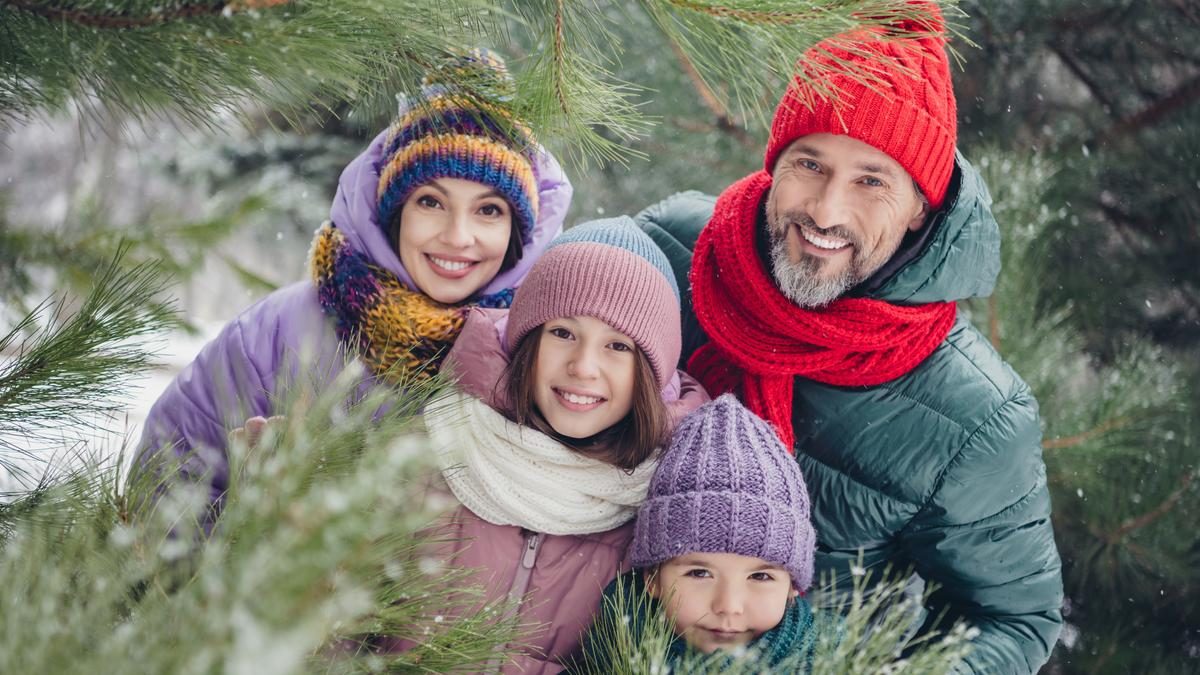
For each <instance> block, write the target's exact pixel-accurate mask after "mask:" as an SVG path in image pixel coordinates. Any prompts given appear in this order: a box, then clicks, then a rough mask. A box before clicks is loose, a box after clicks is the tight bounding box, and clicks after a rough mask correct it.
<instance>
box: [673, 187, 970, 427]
mask: <svg viewBox="0 0 1200 675" xmlns="http://www.w3.org/2000/svg"><path fill="white" fill-rule="evenodd" d="M770 187H771V176H770V175H768V174H767V172H765V171H759V172H757V173H754V174H751V175H749V176H747V177H746V178H743V179H742V180H740V181H738V182H736V183H734V184H733V185H731V186H730V187H729V188H728V189H727V190H725V192H723V193H721V196H720V197H719V198H718V199H717V203H716V206H715V207H714V210H713V217H712V220H710V221H709V223H708V225H707V226H705V228H704V231H703V232H701V233H700V238H699V239H698V240H697V241H696V250H695V252H694V253H693V255H692V271H691V276H690V277H689V278H690V280H691V283H692V304H693V308H694V309H695V312H696V319H697V320H698V321H699V322H700V325H701V326H702V327H703V328H704V333H705V334H706V335H707V336H708V338H709V342H708V343H706V344H705V345H703V346H702V347H701V348H700V349H698V350H696V352H695V353H693V354H692V357H691V359H690V360H689V361H688V368H687V370H688V372H689V373H691V374H692V375H693V376H695V377H696V379H698V380H700V383H701V384H703V385H704V387H705V389H707V390H708V392H709V393H710V394H713V395H717V394H722V393H725V392H729V391H737V392H739V393H740V394H741V397H742V400H743V401H745V402H746V405H747V406H749V408H750V410H752V411H754V412H755V413H756V414H758V415H759V416H761V417H762V418H764V419H766V420H767V421H769V422H770V423H771V424H772V425H773V426H775V428H776V430H777V431H778V432H779V437H780V438H781V439H782V440H783V442H784V444H785V446H786V447H787V448H788V449H789V450H792V446H793V443H794V442H795V437H794V434H793V431H792V415H793V409H792V384H793V383H792V380H793V378H795V377H797V376H799V377H806V378H808V379H811V380H816V381H817V382H823V383H825V384H832V385H837V386H842V387H860V386H874V385H878V384H883V383H884V382H889V381H891V380H894V379H896V378H898V377H900V376H902V375H904V374H906V373H908V372H909V371H911V370H912V369H913V368H916V367H917V366H918V365H920V363H921V362H922V361H924V360H925V359H926V358H928V357H929V355H930V354H932V353H933V350H935V349H937V346H938V345H939V344H941V343H942V341H943V340H945V339H946V336H947V335H948V334H949V333H950V329H951V328H952V327H953V326H954V320H955V314H956V307H955V305H954V303H952V302H938V303H930V304H927V305H894V304H892V303H889V302H885V301H883V300H871V299H867V298H839V299H837V300H835V301H833V302H832V303H830V304H829V305H827V306H825V307H822V308H818V309H806V308H803V307H799V306H797V305H796V304H795V303H793V302H792V301H791V300H788V298H787V297H786V296H784V295H783V293H782V292H781V291H780V290H779V288H778V287H777V286H776V285H775V282H774V281H773V280H772V278H771V275H770V273H769V272H768V271H767V269H766V267H765V266H764V264H763V261H762V257H761V255H759V253H758V249H757V246H756V243H755V242H756V237H755V233H756V232H757V229H758V216H759V214H760V212H761V210H760V205H761V204H762V201H763V197H764V196H765V195H766V194H767V191H768V190H769V189H770Z"/></svg>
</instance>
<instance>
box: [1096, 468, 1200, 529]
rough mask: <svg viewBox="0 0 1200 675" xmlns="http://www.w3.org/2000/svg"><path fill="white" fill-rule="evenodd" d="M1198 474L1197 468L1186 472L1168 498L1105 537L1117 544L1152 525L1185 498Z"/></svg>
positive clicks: (1130, 519) (1128, 520)
mask: <svg viewBox="0 0 1200 675" xmlns="http://www.w3.org/2000/svg"><path fill="white" fill-rule="evenodd" d="M1196 475H1197V471H1196V470H1195V469H1193V470H1191V471H1189V472H1187V473H1185V474H1184V475H1183V477H1182V478H1181V479H1180V481H1179V487H1178V488H1176V489H1175V490H1174V491H1173V492H1171V494H1169V495H1167V498H1166V499H1164V500H1163V501H1162V503H1160V504H1159V505H1158V506H1156V507H1154V508H1153V509H1150V510H1149V511H1147V512H1145V513H1143V514H1141V515H1139V516H1136V517H1132V518H1129V519H1127V520H1126V521H1125V522H1123V523H1121V526H1120V527H1118V528H1117V529H1116V530H1113V531H1112V532H1111V533H1109V534H1107V535H1106V536H1105V537H1104V538H1105V540H1106V541H1108V543H1109V544H1116V543H1118V542H1120V541H1121V540H1122V539H1124V538H1125V537H1126V536H1127V535H1128V534H1130V533H1131V532H1134V531H1136V530H1140V529H1141V528H1143V527H1146V526H1147V525H1150V524H1151V523H1153V522H1154V521H1156V520H1158V519H1159V518H1162V517H1163V516H1165V515H1167V514H1168V513H1170V512H1171V510H1172V509H1174V508H1175V506H1176V505H1177V504H1178V503H1179V500H1181V499H1183V496H1184V494H1186V493H1187V491H1188V488H1190V487H1191V486H1192V482H1193V481H1195V480H1196Z"/></svg>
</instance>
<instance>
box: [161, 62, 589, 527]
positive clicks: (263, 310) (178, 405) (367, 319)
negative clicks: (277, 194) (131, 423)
mask: <svg viewBox="0 0 1200 675" xmlns="http://www.w3.org/2000/svg"><path fill="white" fill-rule="evenodd" d="M451 66H453V67H451ZM451 66H447V68H448V69H449V71H447V70H445V69H444V70H443V71H435V73H434V74H433V75H432V77H431V78H430V80H429V81H428V83H427V85H426V87H425V88H424V89H423V92H422V93H423V97H422V98H421V99H420V100H417V101H416V102H414V104H413V105H411V106H409V107H408V108H407V110H405V111H402V113H401V115H400V116H399V118H398V119H397V120H396V121H395V123H394V124H393V125H392V126H391V127H390V128H388V129H386V130H384V131H383V132H382V133H380V134H379V135H378V136H377V137H376V138H375V140H374V141H372V142H371V144H370V146H368V148H367V149H366V151H365V152H363V153H362V154H361V155H359V156H358V157H357V158H356V159H355V160H354V161H352V162H351V163H350V164H349V165H348V166H347V167H346V169H345V171H343V172H342V176H341V180H340V182H339V184H338V189H337V195H336V196H335V197H334V201H333V207H332V209H331V211H330V219H329V221H328V222H326V223H325V224H324V225H323V226H322V227H321V228H320V229H319V230H318V232H317V235H316V239H315V240H314V242H313V246H312V252H311V254H310V255H311V259H310V261H309V262H310V274H311V277H310V278H309V279H307V280H305V281H301V282H299V283H296V284H293V285H291V286H288V287H285V288H282V289H280V290H278V291H276V292H274V293H272V294H271V295H269V296H267V297H266V298H264V299H263V300H261V301H260V302H258V303H257V304H255V305H253V306H252V307H250V308H249V309H247V310H246V311H244V312H243V313H242V314H241V315H240V316H238V317H237V318H236V319H234V320H233V321H232V322H231V323H230V324H229V325H227V326H226V327H225V328H224V329H223V330H222V331H221V333H220V334H219V335H218V336H217V337H216V338H215V339H214V340H213V341H212V342H210V343H209V344H208V345H206V346H205V347H204V349H203V350H202V351H201V352H200V354H199V356H197V357H196V359H195V361H193V362H192V363H191V364H190V365H189V366H188V367H187V368H185V369H184V370H183V371H182V372H180V373H179V375H178V376H177V377H176V378H175V380H174V381H173V382H172V383H171V384H170V385H169V386H168V387H167V389H166V390H165V391H164V392H163V394H162V395H161V396H160V398H159V399H158V401H157V402H156V403H155V405H154V407H153V408H152V409H151V411H150V414H149V417H148V418H147V420H146V424H145V429H144V431H143V436H142V440H141V443H140V445H139V448H140V453H141V457H142V458H143V459H145V458H147V457H149V456H150V455H152V454H154V453H157V452H160V451H162V450H164V449H167V448H169V449H170V451H173V452H175V453H176V455H177V456H179V457H181V458H185V463H184V466H183V472H184V473H185V474H187V475H188V476H189V477H194V478H195V479H196V480H204V481H207V482H208V484H209V488H210V500H211V501H212V502H213V503H214V504H215V505H217V506H219V503H220V497H221V495H222V494H223V493H224V491H225V489H226V488H227V486H228V461H227V457H226V454H225V448H226V437H227V434H228V433H229V431H230V430H231V429H233V428H235V427H240V426H242V425H243V423H245V422H246V421H247V418H250V417H253V416H269V415H272V414H274V413H276V412H280V411H277V410H275V408H274V406H275V403H276V401H277V399H278V398H280V394H281V391H282V389H284V387H285V386H286V383H287V381H289V380H290V379H294V378H296V377H298V376H301V375H303V376H309V375H310V374H311V373H319V374H320V375H319V376H320V377H321V378H322V381H332V379H333V378H334V377H335V376H336V375H337V373H338V372H340V370H341V368H342V366H343V365H344V364H345V356H344V355H345V354H351V355H354V356H357V357H358V358H359V359H360V360H361V361H362V362H363V363H364V364H365V365H366V366H367V367H368V370H369V371H370V372H369V377H375V376H378V375H383V374H386V375H395V376H400V377H412V376H417V377H420V376H426V375H429V374H431V373H433V372H435V371H436V370H437V368H438V366H439V364H440V362H441V360H442V358H443V357H444V355H445V353H446V352H447V351H448V350H449V347H450V345H451V344H452V343H453V342H454V340H455V338H456V337H457V335H458V333H459V331H460V330H461V328H462V325H463V320H464V314H465V311H466V309H467V308H469V307H471V306H476V305H479V306H492V307H495V306H507V305H508V303H509V302H510V300H511V297H512V294H513V289H514V288H515V287H516V286H517V285H519V284H520V282H521V280H522V279H523V278H524V277H525V275H526V274H527V273H528V272H529V269H530V268H531V267H532V265H533V263H534V261H535V260H536V259H537V257H538V256H539V255H540V254H541V252H542V251H543V250H544V248H545V247H546V245H547V244H548V243H549V242H550V241H551V240H552V239H553V238H554V236H556V235H557V234H558V233H559V232H560V231H561V229H562V222H563V217H564V215H565V214H566V211H567V208H568V206H569V204H570V198H571V185H570V183H569V182H568V181H567V179H566V177H565V176H564V175H563V173H562V170H561V169H560V168H559V166H558V163H557V162H556V161H555V160H554V158H553V157H551V156H550V155H549V154H548V153H546V152H545V151H543V150H541V149H540V148H538V147H537V146H536V144H535V143H534V142H533V141H532V139H531V138H529V137H528V134H524V132H521V129H522V127H521V125H520V124H518V123H516V122H512V121H510V120H507V119H506V118H505V115H506V113H505V112H504V111H503V110H502V109H501V108H499V107H487V108H485V109H476V108H475V107H472V104H470V103H468V101H467V100H466V99H465V98H464V96H463V95H462V94H461V93H460V92H458V91H457V90H456V89H455V88H454V86H453V85H452V84H448V83H446V82H444V81H439V78H440V79H443V80H444V79H445V77H446V76H445V75H444V74H442V73H445V72H450V71H453V70H454V68H459V69H461V68H471V69H475V70H479V71H480V72H482V73H490V74H491V75H492V76H494V79H495V81H496V82H497V87H501V86H503V84H504V83H505V82H506V81H507V73H506V72H505V71H504V65H503V62H501V61H500V60H499V59H497V58H496V57H495V56H493V55H491V54H490V53H487V52H483V51H476V52H471V53H469V54H467V55H465V56H463V57H461V58H460V59H458V60H456V61H454V62H453V63H452V64H451ZM501 128H513V129H516V130H518V135H523V137H522V138H518V139H516V140H514V139H513V138H512V137H511V136H510V135H506V134H501V133H500V132H499V131H498V130H499V129H501ZM247 428H249V426H248V427H247Z"/></svg>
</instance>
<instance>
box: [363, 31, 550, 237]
mask: <svg viewBox="0 0 1200 675" xmlns="http://www.w3.org/2000/svg"><path fill="white" fill-rule="evenodd" d="M511 93H512V80H511V78H510V77H509V75H508V71H507V68H506V67H505V65H504V61H503V59H501V58H500V57H499V56H497V55H495V54H494V53H492V52H490V51H487V50H483V49H476V50H472V51H469V52H466V53H464V54H460V55H456V56H455V57H453V58H450V59H447V60H446V61H445V62H444V63H441V64H439V65H438V66H436V67H435V68H433V69H432V70H431V71H430V72H429V73H428V74H427V75H426V76H425V79H424V81H423V85H422V88H421V96H420V97H419V98H415V99H412V100H410V101H408V102H407V104H406V105H403V106H402V110H401V114H400V116H399V117H398V118H397V119H396V121H395V122H394V123H393V124H392V126H391V128H390V129H389V131H388V136H387V140H386V142H385V144H384V149H383V155H382V158H381V160H380V164H379V189H378V199H377V209H378V210H377V216H378V220H379V224H380V226H381V227H383V228H388V227H389V226H390V225H391V224H392V222H393V221H394V220H395V218H396V217H397V216H398V215H399V213H400V208H401V207H402V206H403V205H404V202H405V200H407V199H408V197H409V196H410V195H411V194H412V193H413V191H414V190H416V189H417V188H418V187H420V186H421V185H424V184H425V183H428V182H429V181H431V180H436V179H438V178H461V179H463V180H470V181H475V182H477V183H482V184H483V185H487V186H489V187H492V188H494V189H495V190H496V192H497V193H499V194H500V196H502V197H503V198H504V199H505V201H507V202H508V203H509V205H510V206H511V207H512V209H513V223H514V225H515V229H516V231H517V232H518V233H519V235H520V237H521V243H522V244H526V243H528V242H529V238H530V235H531V233H532V231H533V227H534V223H536V222H537V212H538V186H537V180H536V178H535V177H534V173H533V156H534V153H535V152H536V148H537V144H536V142H535V140H534V138H533V135H532V133H531V132H530V131H529V130H528V129H527V128H526V127H525V126H524V125H522V124H521V123H520V122H519V121H517V120H516V119H514V118H513V117H512V115H511V113H510V112H509V111H508V110H507V109H506V108H505V107H504V106H503V105H502V103H503V102H504V101H506V100H507V99H509V98H510V97H511ZM484 99H487V100H484ZM493 101H494V103H493Z"/></svg>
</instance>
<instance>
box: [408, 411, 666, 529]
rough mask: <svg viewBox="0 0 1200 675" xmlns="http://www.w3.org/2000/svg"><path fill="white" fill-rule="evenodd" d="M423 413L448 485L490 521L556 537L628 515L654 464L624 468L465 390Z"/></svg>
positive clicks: (614, 522)
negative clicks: (502, 411)
mask: <svg viewBox="0 0 1200 675" xmlns="http://www.w3.org/2000/svg"><path fill="white" fill-rule="evenodd" d="M424 418H425V426H426V428H427V429H428V430H429V438H430V441H432V444H433V448H434V450H435V452H436V455H437V461H438V466H439V467H441V470H442V475H443V477H444V478H445V479H446V484H447V485H449V486H450V490H451V491H452V492H454V496H455V497H458V500H459V501H460V502H462V503H463V506H466V507H467V508H468V509H470V510H471V512H472V513H474V514H475V515H477V516H479V517H480V518H482V519H484V520H486V521H487V522H489V523H492V524H493V525H516V526H517V527H523V528H525V529H527V530H532V531H534V532H542V533H544V534H555V535H571V534H591V533H595V532H607V531H609V530H611V529H613V528H615V527H619V526H620V525H623V524H625V523H627V522H629V521H630V520H633V517H634V515H635V514H636V513H637V507H638V505H640V504H641V503H642V502H643V501H645V499H646V490H647V488H648V487H649V485H650V477H651V476H653V475H654V468H655V467H656V466H657V462H655V461H654V460H653V459H650V460H647V461H645V462H642V463H641V464H640V465H638V467H637V468H636V469H634V470H633V471H625V470H624V469H622V468H620V467H618V466H614V465H613V464H610V463H608V462H605V461H603V460H600V459H596V458H594V457H589V456H587V455H586V454H584V453H581V452H578V451H576V450H574V449H572V448H569V447H567V446H565V445H563V444H562V443H559V442H558V441H556V440H554V439H552V438H550V437H549V436H547V435H545V434H543V433H541V432H539V431H537V430H536V429H532V428H530V427H523V426H520V425H518V424H515V423H513V422H510V421H509V420H507V419H506V418H505V417H504V416H503V415H501V414H500V413H498V412H496V411H495V410H493V409H492V408H491V407H489V406H488V405H487V404H486V403H484V402H483V401H481V400H479V399H477V398H472V397H470V396H466V395H464V394H459V393H452V394H449V395H447V396H445V397H443V398H441V399H438V400H437V401H434V402H433V403H431V404H430V405H429V406H428V407H426V409H425V415H424Z"/></svg>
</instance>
